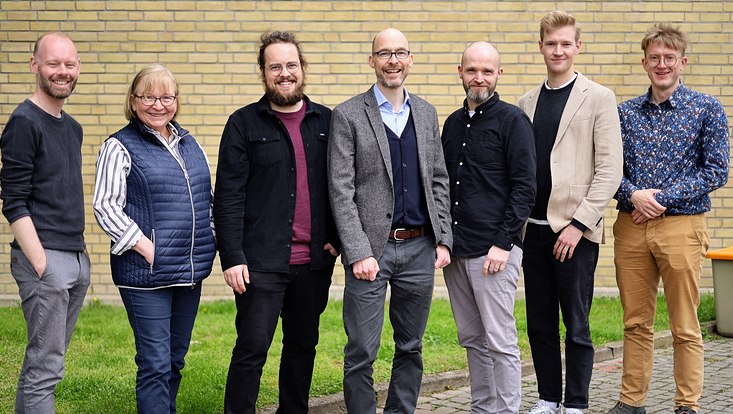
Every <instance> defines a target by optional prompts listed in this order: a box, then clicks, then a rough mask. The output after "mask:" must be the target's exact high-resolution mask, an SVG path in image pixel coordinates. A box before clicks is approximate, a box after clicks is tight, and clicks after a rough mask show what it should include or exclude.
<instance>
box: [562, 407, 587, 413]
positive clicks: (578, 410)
mask: <svg viewBox="0 0 733 414" xmlns="http://www.w3.org/2000/svg"><path fill="white" fill-rule="evenodd" d="M565 414H583V410H581V409H579V408H566V409H565Z"/></svg>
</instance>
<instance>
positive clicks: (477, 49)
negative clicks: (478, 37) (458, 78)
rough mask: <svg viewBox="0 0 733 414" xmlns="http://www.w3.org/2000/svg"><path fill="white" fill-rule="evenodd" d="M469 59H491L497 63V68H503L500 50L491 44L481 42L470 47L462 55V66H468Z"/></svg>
mask: <svg viewBox="0 0 733 414" xmlns="http://www.w3.org/2000/svg"><path fill="white" fill-rule="evenodd" d="M467 59H471V60H473V59H483V60H485V59H490V60H493V61H495V62H496V66H497V67H499V66H501V60H500V58H499V50H498V49H497V48H496V46H494V45H492V44H491V43H489V42H484V41H480V42H474V43H471V44H470V45H468V47H467V48H466V50H464V51H463V55H461V66H465V65H466V60H467Z"/></svg>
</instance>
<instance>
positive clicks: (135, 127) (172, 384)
mask: <svg viewBox="0 0 733 414" xmlns="http://www.w3.org/2000/svg"><path fill="white" fill-rule="evenodd" d="M179 109H180V102H179V95H178V83H177V82H176V79H175V77H174V76H173V74H172V73H171V72H170V71H169V70H168V69H167V68H166V67H165V66H163V65H160V64H153V65H150V66H146V67H145V68H143V69H142V70H141V71H140V72H139V73H138V74H137V75H136V76H135V78H134V79H133V81H132V84H130V88H129V91H128V95H127V98H126V100H125V117H126V118H127V120H128V121H129V123H128V124H127V125H126V126H125V127H124V128H122V129H121V130H119V131H117V132H115V133H114V134H112V135H111V136H110V137H109V138H108V139H107V140H106V141H105V142H104V144H103V145H102V148H101V149H100V151H99V157H98V158H97V181H96V185H95V188H94V214H95V216H96V218H97V222H98V223H99V225H100V226H101V227H102V229H103V230H104V231H105V232H106V233H107V234H108V235H109V236H110V238H111V239H112V247H111V249H110V253H111V255H110V265H111V268H112V280H113V281H114V283H115V285H116V286H117V287H118V288H119V290H120V295H121V296H122V301H123V303H124V304H125V309H126V310H127V316H128V319H129V321H130V326H131V327H132V330H133V333H134V336H135V347H136V351H137V355H136V356H135V362H136V363H137V367H138V371H137V386H136V396H137V408H138V412H139V413H156V414H158V413H168V412H170V413H175V412H176V395H177V393H178V386H179V384H180V382H181V370H182V369H183V366H184V357H185V355H186V353H187V351H188V346H189V343H190V341H191V331H192V330H193V325H194V321H195V319H196V313H197V311H198V305H199V299H200V296H201V282H202V280H203V279H204V278H206V277H207V276H208V275H209V273H211V267H212V262H213V260H214V256H215V254H216V247H215V243H214V234H213V229H212V222H211V215H210V209H211V204H212V200H213V197H212V192H211V173H210V168H209V162H208V159H207V157H206V153H205V152H204V150H203V148H201V146H200V145H199V144H198V143H197V142H196V140H195V139H194V138H193V136H191V134H190V133H189V132H188V131H187V130H185V129H183V128H182V127H181V126H180V124H178V122H176V121H175V118H176V115H177V114H178V111H179Z"/></svg>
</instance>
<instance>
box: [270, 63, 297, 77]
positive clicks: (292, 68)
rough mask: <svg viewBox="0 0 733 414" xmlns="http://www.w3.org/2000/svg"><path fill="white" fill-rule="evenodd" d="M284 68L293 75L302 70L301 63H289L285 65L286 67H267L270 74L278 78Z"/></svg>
mask: <svg viewBox="0 0 733 414" xmlns="http://www.w3.org/2000/svg"><path fill="white" fill-rule="evenodd" d="M283 67H284V68H285V69H287V70H288V72H289V73H290V74H291V75H292V74H294V73H296V72H297V71H298V69H300V63H298V62H288V63H286V64H285V66H283V65H281V64H279V63H275V64H273V65H270V66H268V67H267V70H268V71H269V72H270V74H271V75H273V76H277V75H279V74H281V73H283Z"/></svg>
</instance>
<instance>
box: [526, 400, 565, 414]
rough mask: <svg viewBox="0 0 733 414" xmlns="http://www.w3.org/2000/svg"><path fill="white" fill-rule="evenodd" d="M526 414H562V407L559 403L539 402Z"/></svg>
mask: <svg viewBox="0 0 733 414" xmlns="http://www.w3.org/2000/svg"><path fill="white" fill-rule="evenodd" d="M526 414H562V407H561V406H560V404H558V403H553V402H549V401H545V400H539V401H537V404H535V405H534V407H532V409H531V410H529V411H527V413H526Z"/></svg>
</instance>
